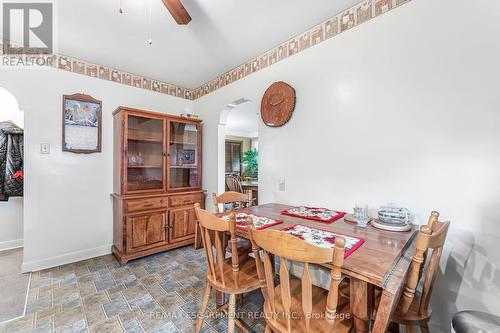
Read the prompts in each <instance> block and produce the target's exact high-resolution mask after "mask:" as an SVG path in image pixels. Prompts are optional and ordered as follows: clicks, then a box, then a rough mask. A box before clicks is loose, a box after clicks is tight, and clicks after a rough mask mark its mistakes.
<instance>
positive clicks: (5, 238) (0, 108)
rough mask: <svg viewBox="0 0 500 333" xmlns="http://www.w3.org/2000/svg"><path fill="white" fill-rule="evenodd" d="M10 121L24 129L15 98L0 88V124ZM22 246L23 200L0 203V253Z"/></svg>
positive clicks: (22, 117)
mask: <svg viewBox="0 0 500 333" xmlns="http://www.w3.org/2000/svg"><path fill="white" fill-rule="evenodd" d="M6 120H10V121H13V122H14V123H15V124H16V125H17V126H19V127H21V128H22V127H24V113H23V112H22V111H21V110H19V105H18V103H17V100H16V98H15V97H14V95H12V94H11V93H10V92H9V91H8V90H6V89H3V88H1V87H0V122H1V121H6ZM21 246H23V198H21V197H12V198H9V201H4V202H0V251H2V250H7V249H12V248H16V247H21Z"/></svg>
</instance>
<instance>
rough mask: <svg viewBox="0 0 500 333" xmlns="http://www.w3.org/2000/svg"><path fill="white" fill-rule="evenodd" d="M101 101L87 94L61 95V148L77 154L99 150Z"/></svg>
mask: <svg viewBox="0 0 500 333" xmlns="http://www.w3.org/2000/svg"><path fill="white" fill-rule="evenodd" d="M101 119H102V102H101V101H99V100H97V99H95V98H93V97H91V96H88V95H83V94H74V95H64V96H63V121H62V126H63V128H62V150H63V151H68V152H72V153H78V154H91V153H99V152H101V138H102V123H101Z"/></svg>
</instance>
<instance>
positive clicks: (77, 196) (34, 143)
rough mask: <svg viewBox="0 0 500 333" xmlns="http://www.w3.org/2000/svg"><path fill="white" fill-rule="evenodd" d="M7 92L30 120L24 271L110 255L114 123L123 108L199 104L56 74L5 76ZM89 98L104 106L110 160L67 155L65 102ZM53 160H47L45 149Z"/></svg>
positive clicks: (105, 155) (1, 83)
mask: <svg viewBox="0 0 500 333" xmlns="http://www.w3.org/2000/svg"><path fill="white" fill-rule="evenodd" d="M0 87H4V88H6V89H8V90H9V91H10V92H12V93H13V94H14V96H15V97H16V98H17V100H18V102H19V105H20V108H21V109H22V110H24V112H25V176H26V178H25V197H24V200H25V201H24V202H25V204H24V207H25V208H24V244H25V247H24V263H23V269H24V270H25V271H27V270H37V269H40V268H44V267H50V266H55V265H59V264H62V263H66V262H71V261H76V260H81V259H84V258H88V257H93V256H96V255H101V254H105V253H110V249H111V244H112V239H113V235H112V230H113V220H112V205H111V198H110V194H111V192H112V191H113V188H112V182H113V180H112V179H113V177H112V175H113V122H112V120H113V119H112V115H111V113H112V112H113V111H114V110H115V108H116V107H118V106H119V105H126V106H131V107H136V108H144V109H149V110H154V111H158V112H165V113H170V114H180V113H181V112H183V111H184V110H185V108H189V109H191V107H192V102H191V101H187V100H184V99H180V98H177V97H172V96H168V95H163V94H158V93H154V92H151V91H147V90H142V89H137V88H133V87H128V86H124V85H120V84H116V83H113V82H109V81H103V80H99V79H94V78H90V77H86V76H82V75H78V74H73V73H68V72H63V71H60V70H55V69H1V70H0ZM74 93H85V94H89V95H91V96H93V97H94V98H97V99H100V100H102V102H103V118H102V121H103V137H102V153H97V154H91V155H78V154H72V153H67V152H62V151H61V131H62V129H61V121H62V120H61V119H62V109H61V108H62V96H63V95H64V94H74ZM45 142H47V143H50V144H51V147H50V154H49V155H42V154H40V143H45Z"/></svg>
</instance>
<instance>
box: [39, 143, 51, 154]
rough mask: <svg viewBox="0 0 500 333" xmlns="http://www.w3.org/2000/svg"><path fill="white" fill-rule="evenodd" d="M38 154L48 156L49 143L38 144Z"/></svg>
mask: <svg viewBox="0 0 500 333" xmlns="http://www.w3.org/2000/svg"><path fill="white" fill-rule="evenodd" d="M40 154H50V143H40Z"/></svg>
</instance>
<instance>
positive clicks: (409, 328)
mask: <svg viewBox="0 0 500 333" xmlns="http://www.w3.org/2000/svg"><path fill="white" fill-rule="evenodd" d="M406 333H415V327H414V326H412V325H406Z"/></svg>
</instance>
